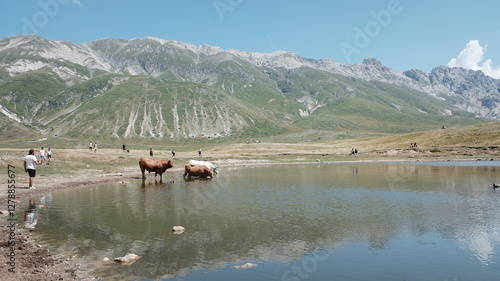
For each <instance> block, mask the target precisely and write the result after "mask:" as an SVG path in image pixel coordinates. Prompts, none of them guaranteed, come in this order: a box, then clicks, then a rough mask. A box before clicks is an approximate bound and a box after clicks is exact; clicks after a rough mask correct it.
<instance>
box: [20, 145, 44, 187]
mask: <svg viewBox="0 0 500 281" xmlns="http://www.w3.org/2000/svg"><path fill="white" fill-rule="evenodd" d="M38 164H40V161H38V160H37V159H36V156H35V150H34V149H30V150H29V152H28V155H26V157H24V171H25V172H26V173H28V176H29V185H28V188H29V189H35V188H36V187H34V186H33V182H34V180H35V176H36V165H38Z"/></svg>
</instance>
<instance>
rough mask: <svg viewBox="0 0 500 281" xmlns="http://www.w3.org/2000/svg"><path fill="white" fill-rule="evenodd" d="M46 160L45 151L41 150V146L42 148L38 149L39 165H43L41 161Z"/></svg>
mask: <svg viewBox="0 0 500 281" xmlns="http://www.w3.org/2000/svg"><path fill="white" fill-rule="evenodd" d="M45 160H47V158H45V149H43V146H42V148H40V165H43V161H45Z"/></svg>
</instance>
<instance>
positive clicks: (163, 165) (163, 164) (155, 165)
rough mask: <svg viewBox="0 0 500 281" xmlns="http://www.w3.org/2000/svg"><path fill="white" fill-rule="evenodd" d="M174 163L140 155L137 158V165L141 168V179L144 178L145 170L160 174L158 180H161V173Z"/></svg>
mask: <svg viewBox="0 0 500 281" xmlns="http://www.w3.org/2000/svg"><path fill="white" fill-rule="evenodd" d="M173 166H174V164H172V161H170V160H152V159H147V158H144V157H141V159H140V160H139V167H140V168H141V173H142V179H143V180H144V179H146V175H145V174H144V172H145V171H146V170H147V171H148V172H149V173H151V172H155V178H156V175H158V174H159V175H160V181H161V180H162V174H163V173H164V172H165V171H166V170H167V169H169V168H172V167H173Z"/></svg>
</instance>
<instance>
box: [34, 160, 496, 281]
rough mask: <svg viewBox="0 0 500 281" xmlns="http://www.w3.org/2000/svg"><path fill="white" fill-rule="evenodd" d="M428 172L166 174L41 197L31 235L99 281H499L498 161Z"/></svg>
mask: <svg viewBox="0 0 500 281" xmlns="http://www.w3.org/2000/svg"><path fill="white" fill-rule="evenodd" d="M434 164H435V165H434ZM434 164H433V163H430V164H425V165H415V164H360V165H309V166H293V165H290V166H273V167H253V168H238V169H229V168H226V169H222V171H221V173H220V175H219V176H218V177H217V178H215V179H213V180H192V181H184V180H183V179H182V178H181V176H182V175H180V174H172V173H168V172H167V173H166V175H164V180H165V181H166V183H162V184H160V183H155V182H154V181H153V180H152V178H148V179H147V180H146V181H145V183H143V182H142V181H140V180H139V181H132V182H130V183H127V184H111V185H99V186H93V187H85V188H78V189H72V190H63V191H57V192H53V193H52V194H47V195H46V196H44V197H42V198H39V199H37V200H38V201H39V202H37V204H44V205H45V208H38V209H37V212H38V215H39V221H38V224H37V225H36V229H35V232H34V233H36V234H37V235H39V236H40V237H41V240H42V244H45V245H48V246H49V247H50V248H52V249H54V250H55V251H57V252H61V253H65V254H72V255H77V256H78V257H81V258H83V259H84V260H85V262H86V263H88V264H89V266H91V267H92V268H94V270H93V271H92V274H94V275H95V276H99V277H102V278H104V279H105V280H171V279H177V280H294V281H297V280H384V281H385V280H442V281H444V280H450V281H451V280H498V279H499V278H500V256H499V251H500V190H496V191H494V190H493V188H492V183H493V182H500V163H499V162H482V163H476V162H470V163H458V164H457V163H451V164H450V163H448V164H443V163H434ZM449 165H454V166H449ZM486 165H488V166H486ZM171 181H174V182H171ZM174 225H182V226H184V227H185V228H186V232H185V233H183V234H181V235H175V234H173V233H172V231H171V228H172V226H174ZM126 253H135V254H138V255H140V256H141V257H142V258H141V259H139V260H138V261H137V262H135V263H134V264H132V265H129V266H126V265H121V264H117V263H114V262H103V261H102V260H103V258H104V257H108V258H110V259H111V260H112V259H113V258H115V257H119V256H123V255H125V254H126ZM247 262H251V263H254V264H257V265H258V266H257V267H254V268H247V269H234V268H233V266H235V265H242V264H245V263H247Z"/></svg>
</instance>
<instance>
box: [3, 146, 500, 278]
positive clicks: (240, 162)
mask: <svg viewBox="0 0 500 281" xmlns="http://www.w3.org/2000/svg"><path fill="white" fill-rule="evenodd" d="M495 155H497V154H495ZM349 157H353V158H359V159H353V160H339V161H331V160H327V161H323V160H321V159H319V158H318V159H317V160H316V161H297V160H296V161H292V160H290V159H285V160H282V161H276V160H266V159H252V160H249V159H238V158H221V159H220V160H212V161H213V162H215V163H218V164H219V167H220V168H221V173H223V172H224V169H225V168H246V167H258V166H274V165H336V164H339V165H341V164H376V163H410V164H411V163H422V162H461V161H479V160H480V161H492V160H496V161H498V160H500V157H498V156H497V157H494V156H492V157H489V156H488V157H486V156H485V155H477V156H476V155H474V156H473V157H475V158H461V157H449V158H446V159H444V158H432V157H428V158H423V159H422V158H418V159H415V158H407V157H404V158H403V157H400V158H394V159H366V158H363V156H360V155H352V156H349ZM193 158H194V157H193ZM174 163H176V167H174V168H172V169H169V170H167V172H166V173H164V174H163V181H164V182H168V181H169V175H170V174H173V173H176V174H177V173H182V172H184V168H183V167H182V166H183V164H182V163H187V160H186V159H185V158H182V159H174ZM179 166H181V167H179ZM42 167H43V166H42ZM42 169H43V168H42ZM42 169H40V170H42ZM116 170H118V171H119V172H116ZM73 172H74V173H73V174H71V175H68V174H66V173H54V174H41V173H40V175H39V176H38V175H37V177H36V179H35V186H37V188H36V189H27V188H23V187H21V188H19V187H18V188H16V199H15V200H16V201H17V202H18V204H20V203H21V202H23V201H25V200H28V199H30V198H34V197H38V196H41V195H43V194H46V193H50V192H53V191H57V190H63V189H69V188H80V187H85V186H92V185H99V184H106V183H128V182H129V181H131V180H140V179H141V173H140V170H139V167H138V166H132V165H129V166H121V167H119V168H117V169H114V171H106V170H104V169H103V170H97V169H85V168H84V169H80V170H77V171H73ZM18 177H19V178H22V180H24V181H26V180H27V177H26V175H25V174H24V173H23V174H22V175H18ZM146 177H147V180H152V179H153V178H154V174H146ZM157 180H159V179H158V178H157ZM0 198H1V201H2V202H4V204H2V206H1V207H0V210H3V209H6V207H7V204H6V201H7V194H6V193H4V194H2V195H0ZM17 206H20V205H17ZM5 222H7V221H6V217H4V218H3V223H2V227H1V231H0V235H1V237H2V239H1V240H0V245H2V247H0V254H2V256H4V257H6V255H7V254H8V253H9V252H10V247H9V245H8V241H7V238H8V236H9V230H8V228H7V227H6V225H7V224H6V223H5ZM35 231H36V230H35ZM16 238H18V239H16V241H17V245H16V248H15V252H16V255H17V257H20V258H19V259H18V260H16V262H17V266H16V273H11V272H8V268H9V267H8V265H6V264H2V265H1V266H0V273H1V274H2V276H6V277H7V279H6V280H40V279H53V280H57V279H60V278H63V279H77V280H99V279H98V278H95V277H92V276H89V275H88V270H87V269H85V268H82V267H81V265H80V264H77V262H76V260H73V259H72V258H69V257H65V256H63V255H60V254H56V255H54V254H52V253H51V252H50V251H49V250H48V249H45V248H44V247H43V245H39V244H38V242H37V239H36V237H34V235H32V234H31V232H29V231H28V230H27V229H25V228H24V227H21V226H19V225H18V227H17V229H16Z"/></svg>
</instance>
